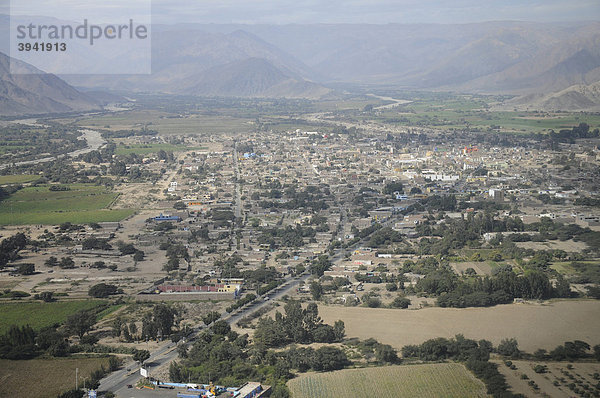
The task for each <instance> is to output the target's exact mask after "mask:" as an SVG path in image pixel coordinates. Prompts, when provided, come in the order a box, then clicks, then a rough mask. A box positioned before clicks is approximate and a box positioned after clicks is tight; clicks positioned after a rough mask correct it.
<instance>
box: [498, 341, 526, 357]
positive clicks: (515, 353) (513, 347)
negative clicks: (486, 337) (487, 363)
mask: <svg viewBox="0 0 600 398" xmlns="http://www.w3.org/2000/svg"><path fill="white" fill-rule="evenodd" d="M497 351H498V354H500V355H504V356H506V357H511V358H519V357H520V356H521V351H519V343H518V342H517V339H515V338H511V339H503V340H502V341H500V344H498V348H497Z"/></svg>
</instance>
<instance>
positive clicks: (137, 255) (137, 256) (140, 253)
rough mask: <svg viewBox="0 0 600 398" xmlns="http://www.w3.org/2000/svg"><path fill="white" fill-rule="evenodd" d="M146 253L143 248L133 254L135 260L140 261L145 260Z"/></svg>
mask: <svg viewBox="0 0 600 398" xmlns="http://www.w3.org/2000/svg"><path fill="white" fill-rule="evenodd" d="M144 255H145V253H144V252H143V251H141V250H137V251H136V252H135V254H134V255H133V261H135V262H138V261H143V260H144Z"/></svg>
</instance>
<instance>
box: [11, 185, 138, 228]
mask: <svg viewBox="0 0 600 398" xmlns="http://www.w3.org/2000/svg"><path fill="white" fill-rule="evenodd" d="M66 187H67V188H68V190H65V191H50V189H49V186H47V185H42V186H37V187H27V188H24V189H21V190H19V191H17V192H16V193H15V194H13V195H11V196H10V197H9V198H8V199H6V200H4V201H3V202H2V206H1V207H0V225H23V224H60V223H63V222H67V221H69V222H72V223H91V222H100V221H119V220H122V219H123V218H125V217H128V216H129V215H131V214H133V212H134V210H131V209H116V210H109V209H107V207H108V206H109V205H110V204H111V203H112V202H113V201H114V200H115V199H116V198H117V196H118V195H117V194H116V193H114V192H111V191H109V190H108V189H107V188H105V187H102V186H95V185H86V184H70V185H68V186H66Z"/></svg>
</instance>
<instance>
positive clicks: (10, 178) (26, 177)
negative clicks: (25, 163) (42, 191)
mask: <svg viewBox="0 0 600 398" xmlns="http://www.w3.org/2000/svg"><path fill="white" fill-rule="evenodd" d="M39 178H40V177H39V176H34V175H30V174H17V175H6V176H0V185H7V184H26V183H28V182H33V181H37V180H38V179H39Z"/></svg>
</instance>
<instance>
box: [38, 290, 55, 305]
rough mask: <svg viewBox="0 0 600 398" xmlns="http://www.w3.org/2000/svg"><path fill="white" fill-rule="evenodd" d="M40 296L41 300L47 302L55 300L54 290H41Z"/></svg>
mask: <svg viewBox="0 0 600 398" xmlns="http://www.w3.org/2000/svg"><path fill="white" fill-rule="evenodd" d="M39 297H40V300H42V301H44V302H45V303H50V302H52V301H54V300H55V299H54V292H41V293H40V296H39Z"/></svg>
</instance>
